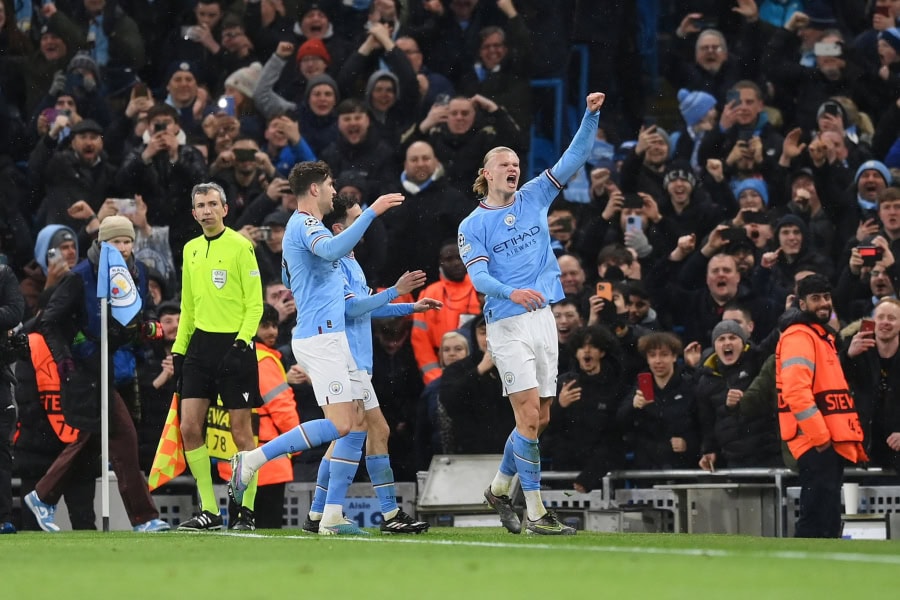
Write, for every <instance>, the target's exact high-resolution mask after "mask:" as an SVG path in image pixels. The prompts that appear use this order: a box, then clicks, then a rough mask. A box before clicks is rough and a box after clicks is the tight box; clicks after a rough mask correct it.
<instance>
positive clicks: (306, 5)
mask: <svg viewBox="0 0 900 600" xmlns="http://www.w3.org/2000/svg"><path fill="white" fill-rule="evenodd" d="M299 4H300V6H298V7H297V20H298V21H302V20H303V17H305V16H306V13H308V12H312V11H314V10H318V11H320V12H321V13H323V14H324V15H325V16H326V17H328V18H329V19H331V17H330V16H329V14H328V11H327V10H326V9H325V7H324V6H322V3H321V2H300V3H299Z"/></svg>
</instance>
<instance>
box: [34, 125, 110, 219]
mask: <svg viewBox="0 0 900 600" xmlns="http://www.w3.org/2000/svg"><path fill="white" fill-rule="evenodd" d="M61 118H63V117H58V119H57V122H56V123H55V124H54V126H53V127H54V128H55V127H58V126H59V119H61ZM53 131H54V129H53V128H51V132H50V135H51V136H52V134H53ZM70 137H71V144H70V145H69V146H68V147H65V146H63V147H58V146H56V145H55V144H53V145H48V144H47V143H40V144H38V145H37V147H36V148H35V150H34V152H32V154H31V159H30V160H29V170H30V171H31V176H32V177H33V178H37V179H39V180H40V181H41V182H42V183H43V187H44V189H45V190H46V193H45V196H44V200H43V202H42V203H41V205H40V207H39V208H38V211H37V222H38V223H39V224H61V225H67V226H69V227H71V228H72V229H74V230H76V231H77V230H80V229H81V226H82V223H81V221H80V219H78V218H74V217H72V216H71V215H70V214H69V212H68V209H69V208H70V207H71V206H72V205H73V204H75V203H76V202H77V201H79V200H84V201H85V202H86V203H87V204H88V205H89V207H90V208H91V209H92V210H93V211H95V212H96V211H97V210H99V209H100V205H101V204H103V201H104V199H106V198H109V197H114V196H118V195H119V194H118V193H117V192H118V191H120V186H118V185H117V184H116V168H115V166H113V165H112V164H110V163H109V161H108V160H107V157H106V154H105V153H104V152H103V128H102V127H101V126H100V125H99V124H98V123H97V122H96V121H92V120H90V119H85V120H81V121H78V123H77V124H75V125H73V126H71V128H70ZM45 139H46V138H45ZM48 141H49V140H48ZM95 226H96V224H95Z"/></svg>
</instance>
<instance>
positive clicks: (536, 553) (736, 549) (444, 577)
mask: <svg viewBox="0 0 900 600" xmlns="http://www.w3.org/2000/svg"><path fill="white" fill-rule="evenodd" d="M898 573H900V543H898V542H896V541H880V542H879V541H851V540H795V539H773V538H756V537H745V536H716V535H675V534H600V533H587V532H579V533H578V535H577V536H574V537H571V536H569V537H541V536H526V535H519V536H514V535H510V534H507V533H505V532H504V531H503V530H500V529H496V528H455V529H453V528H433V529H432V530H431V531H430V532H428V533H426V534H423V535H419V536H412V537H399V536H382V535H379V534H378V533H377V532H375V533H374V534H373V535H371V536H369V537H365V538H356V537H341V538H324V537H318V536H313V535H308V534H304V533H302V532H300V531H298V530H293V529H292V530H279V531H275V530H265V531H259V532H256V533H255V534H237V533H177V532H169V533H161V534H137V533H124V532H116V533H109V534H103V533H99V532H69V533H60V534H55V535H50V534H45V533H33V532H28V533H19V534H17V535H7V536H2V537H0V590H2V592H0V597H2V598H5V599H10V600H12V599H15V600H25V599H31V598H73V599H82V598H97V599H102V598H116V599H122V600H136V599H143V598H154V599H161V598H166V599H169V598H171V599H179V600H180V599H182V598H188V599H191V600H199V599H206V598H213V599H215V600H226V599H230V598H240V599H244V600H250V599H256V598H259V599H267V600H280V599H281V598H285V599H288V598H290V599H291V600H294V599H298V598H304V599H305V598H327V599H329V600H331V599H337V598H341V599H343V598H366V599H371V598H391V599H406V598H417V599H418V598H421V599H430V598H453V599H459V600H473V599H476V598H502V599H511V598H517V597H522V598H529V599H540V600H551V599H556V598H566V597H579V598H586V599H587V598H603V599H613V600H620V599H621V600H626V599H627V600H642V599H644V598H651V599H653V600H659V599H664V598H685V599H690V600H702V599H706V598H716V599H721V598H727V599H728V600H740V599H748V600H768V599H772V598H791V599H792V600H797V599H803V598H815V599H816V600H831V599H833V598H841V599H849V598H860V599H862V598H871V597H881V598H890V597H896V596H895V594H897V574H898Z"/></svg>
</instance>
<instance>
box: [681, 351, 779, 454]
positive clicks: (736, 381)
mask: <svg viewBox="0 0 900 600" xmlns="http://www.w3.org/2000/svg"><path fill="white" fill-rule="evenodd" d="M764 360H765V356H762V355H761V354H760V353H759V352H758V351H757V350H756V349H755V348H753V347H751V346H749V345H747V346H745V347H744V350H743V352H742V354H741V357H740V358H739V359H738V361H737V362H736V363H735V364H733V365H730V366H725V365H723V364H721V361H719V357H718V356H717V355H716V354H712V355H711V356H710V357H709V358H708V359H707V360H706V362H704V364H703V368H702V370H701V371H700V373H699V377H698V380H697V387H696V393H697V411H698V414H699V416H700V425H701V428H702V432H703V440H702V443H701V452H702V453H703V454H709V453H715V454H716V467H717V468H724V467H728V468H740V467H775V466H783V465H782V461H781V443H780V441H779V439H778V436H777V435H776V431H777V423H776V415H775V410H774V407H773V408H772V410H771V411H769V412H768V413H764V414H759V415H755V416H746V415H744V414H742V412H741V405H740V403H738V404H737V405H736V406H735V407H733V408H729V407H728V406H727V405H726V404H725V398H726V396H727V395H728V390H730V389H738V390H741V391H744V390H746V389H747V388H748V387H749V386H750V383H751V382H752V381H753V379H754V378H755V377H756V376H757V375H758V374H759V371H760V368H761V367H762V362H763V361H764Z"/></svg>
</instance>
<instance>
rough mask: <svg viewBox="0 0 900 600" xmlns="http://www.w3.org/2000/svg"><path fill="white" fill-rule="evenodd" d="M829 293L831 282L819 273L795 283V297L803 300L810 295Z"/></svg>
mask: <svg viewBox="0 0 900 600" xmlns="http://www.w3.org/2000/svg"><path fill="white" fill-rule="evenodd" d="M830 292H831V282H830V281H828V278H827V277H825V276H824V275H822V274H821V273H813V274H812V275H807V276H806V277H804V278H803V279H801V280H800V281H798V282H797V297H798V298H805V297H806V296H808V295H810V294H825V293H830Z"/></svg>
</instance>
